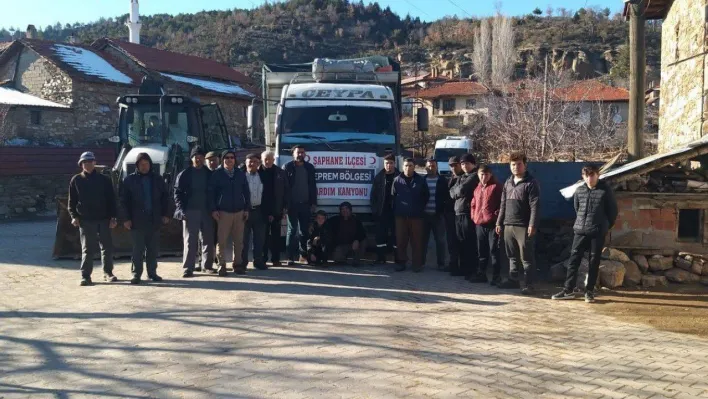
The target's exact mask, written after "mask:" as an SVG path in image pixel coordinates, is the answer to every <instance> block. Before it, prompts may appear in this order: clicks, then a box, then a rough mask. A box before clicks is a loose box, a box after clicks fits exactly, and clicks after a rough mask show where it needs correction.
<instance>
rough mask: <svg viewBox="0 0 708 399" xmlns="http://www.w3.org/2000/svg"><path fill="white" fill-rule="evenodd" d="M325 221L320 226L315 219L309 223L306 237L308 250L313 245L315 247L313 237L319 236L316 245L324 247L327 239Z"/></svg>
mask: <svg viewBox="0 0 708 399" xmlns="http://www.w3.org/2000/svg"><path fill="white" fill-rule="evenodd" d="M326 227H327V222H325V223H324V224H323V225H322V226H320V225H318V224H317V221H313V222H312V223H310V228H309V229H308V230H307V231H308V232H309V235H308V237H307V249H308V251H309V250H311V249H312V248H313V247H315V238H319V241H318V242H317V246H319V247H324V246H325V240H326V239H327V230H326Z"/></svg>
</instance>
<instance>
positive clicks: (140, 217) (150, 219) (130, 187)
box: [121, 152, 170, 284]
mask: <svg viewBox="0 0 708 399" xmlns="http://www.w3.org/2000/svg"><path fill="white" fill-rule="evenodd" d="M121 203H122V205H123V211H124V212H125V215H124V222H123V226H124V227H125V229H126V230H129V231H130V236H131V237H132V239H133V256H132V272H133V278H132V279H131V280H130V283H131V284H140V282H141V279H142V276H143V259H144V260H145V265H146V267H147V275H148V278H149V279H151V280H152V281H162V277H160V276H158V275H157V254H158V249H159V243H160V226H161V225H163V224H167V223H168V222H169V221H170V216H169V207H168V194H167V185H166V184H165V181H164V180H163V179H162V177H160V175H159V174H157V173H154V172H153V171H152V159H150V156H149V155H148V154H146V153H144V152H143V153H140V154H138V158H137V160H136V161H135V172H134V173H133V174H131V175H129V176H127V177H126V178H125V180H123V186H122V188H121Z"/></svg>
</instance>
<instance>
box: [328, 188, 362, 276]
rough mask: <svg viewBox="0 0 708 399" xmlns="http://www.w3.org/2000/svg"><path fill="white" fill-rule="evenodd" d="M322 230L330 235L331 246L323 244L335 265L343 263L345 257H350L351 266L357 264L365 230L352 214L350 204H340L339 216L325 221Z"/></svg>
mask: <svg viewBox="0 0 708 399" xmlns="http://www.w3.org/2000/svg"><path fill="white" fill-rule="evenodd" d="M324 230H325V231H326V232H327V234H329V235H330V237H329V241H330V243H331V245H327V244H325V250H326V251H327V252H328V254H327V258H330V254H329V252H330V251H331V252H333V253H332V255H331V258H332V259H333V260H334V261H335V262H336V263H344V262H346V260H347V256H349V255H351V256H352V266H357V265H358V264H359V259H361V255H362V253H363V252H364V249H365V241H366V230H364V225H363V224H362V223H361V221H360V220H359V219H357V218H356V217H355V216H354V215H353V214H352V204H350V203H349V202H346V201H345V202H342V203H341V204H340V205H339V215H338V216H333V217H331V218H330V219H329V220H327V223H326V226H325V228H324Z"/></svg>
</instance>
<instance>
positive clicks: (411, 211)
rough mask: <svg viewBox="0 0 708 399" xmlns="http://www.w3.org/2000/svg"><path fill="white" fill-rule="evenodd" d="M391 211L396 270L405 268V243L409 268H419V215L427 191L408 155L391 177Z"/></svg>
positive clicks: (421, 235) (420, 269)
mask: <svg viewBox="0 0 708 399" xmlns="http://www.w3.org/2000/svg"><path fill="white" fill-rule="evenodd" d="M391 195H392V196H393V214H394V215H395V217H396V246H397V247H398V248H397V249H398V265H397V266H396V271H397V272H402V271H404V270H406V262H407V261H408V255H407V251H408V242H409V241H410V244H411V247H412V249H413V271H414V272H416V273H418V272H421V271H422V270H423V262H424V260H423V216H424V214H425V206H426V204H427V203H428V197H429V196H430V192H429V191H428V184H427V183H426V182H425V179H424V178H423V177H422V176H420V175H419V174H417V173H415V164H414V163H413V160H412V159H410V158H408V159H406V160H405V161H404V162H403V173H401V174H400V175H398V177H396V178H395V179H394V180H393V187H392V188H391Z"/></svg>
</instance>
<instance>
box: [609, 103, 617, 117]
mask: <svg viewBox="0 0 708 399" xmlns="http://www.w3.org/2000/svg"><path fill="white" fill-rule="evenodd" d="M617 114H619V107H618V106H617V105H615V104H612V105H610V115H617Z"/></svg>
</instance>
